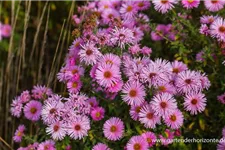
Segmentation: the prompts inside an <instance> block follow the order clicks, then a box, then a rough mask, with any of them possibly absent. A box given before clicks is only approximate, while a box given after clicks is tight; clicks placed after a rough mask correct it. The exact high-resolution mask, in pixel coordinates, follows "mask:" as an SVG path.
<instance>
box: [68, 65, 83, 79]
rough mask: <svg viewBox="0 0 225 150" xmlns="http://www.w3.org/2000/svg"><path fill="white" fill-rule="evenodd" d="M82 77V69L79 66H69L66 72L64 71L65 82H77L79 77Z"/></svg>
mask: <svg viewBox="0 0 225 150" xmlns="http://www.w3.org/2000/svg"><path fill="white" fill-rule="evenodd" d="M83 75H84V68H83V67H81V66H76V65H73V66H69V67H68V68H67V69H66V70H65V76H66V77H65V78H66V80H71V79H73V80H76V81H77V80H79V79H80V78H79V77H80V76H83Z"/></svg>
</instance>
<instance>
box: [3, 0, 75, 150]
mask: <svg viewBox="0 0 225 150" xmlns="http://www.w3.org/2000/svg"><path fill="white" fill-rule="evenodd" d="M2 3H11V25H12V36H11V38H10V40H9V48H8V54H7V57H6V58H5V60H4V62H3V61H1V62H2V63H3V65H1V69H0V120H1V126H0V149H13V147H14V143H13V141H12V136H13V134H14V131H15V129H16V127H17V126H18V124H19V123H20V121H21V120H20V119H15V118H13V117H12V116H11V115H10V112H9V110H10V104H11V102H12V99H13V98H14V97H15V96H16V95H18V94H19V93H20V92H21V91H22V90H25V89H26V88H28V89H31V88H32V85H33V84H44V83H45V84H47V86H49V87H50V88H54V89H56V86H57V82H56V73H57V72H58V71H59V69H60V66H61V65H62V61H63V59H64V58H63V57H62V56H64V53H65V52H66V50H67V48H68V45H69V43H70V40H71V39H70V29H71V16H72V14H73V11H74V8H75V2H71V6H70V10H68V15H67V16H66V17H67V19H65V20H64V23H63V24H62V26H61V31H60V33H59V35H57V33H56V35H54V36H56V37H59V38H58V43H55V48H54V49H55V51H53V50H52V49H49V48H50V47H49V42H51V41H50V40H49V36H48V33H49V21H50V20H51V17H50V16H51V7H50V5H51V3H54V2H38V1H36V2H31V1H17V2H15V1H11V2H0V13H1V7H2ZM34 5H36V6H40V7H38V11H37V12H36V16H34V14H32V17H35V19H37V20H38V21H37V22H38V23H37V24H36V31H35V32H33V33H31V34H28V32H30V31H29V30H30V28H29V27H30V25H31V20H34V18H32V19H31V10H32V6H34ZM21 11H23V12H24V13H25V18H23V20H19V19H20V18H19V16H20V12H21ZM18 24H23V33H22V35H21V40H20V41H16V40H14V35H15V33H16V32H17V27H18ZM31 39H33V40H31ZM30 41H33V42H30ZM15 45H19V46H15ZM29 47H31V48H29ZM52 52H54V53H52ZM51 56H53V57H51ZM62 88H64V87H62ZM23 121H24V120H23ZM30 128H31V130H30V129H29V130H28V131H32V127H30ZM28 134H29V133H28Z"/></svg>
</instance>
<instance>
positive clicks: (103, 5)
mask: <svg viewBox="0 0 225 150" xmlns="http://www.w3.org/2000/svg"><path fill="white" fill-rule="evenodd" d="M98 8H99V11H100V12H101V11H106V10H107V9H110V8H114V5H113V3H112V1H110V0H105V1H99V3H98Z"/></svg>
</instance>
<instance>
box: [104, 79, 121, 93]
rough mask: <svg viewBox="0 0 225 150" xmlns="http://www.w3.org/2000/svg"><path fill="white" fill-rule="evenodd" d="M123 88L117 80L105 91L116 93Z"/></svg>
mask: <svg viewBox="0 0 225 150" xmlns="http://www.w3.org/2000/svg"><path fill="white" fill-rule="evenodd" d="M122 87H123V81H122V80H118V81H117V82H116V83H113V84H112V85H111V86H110V87H108V88H107V91H109V92H112V93H116V92H119V91H120V90H121V89H122Z"/></svg>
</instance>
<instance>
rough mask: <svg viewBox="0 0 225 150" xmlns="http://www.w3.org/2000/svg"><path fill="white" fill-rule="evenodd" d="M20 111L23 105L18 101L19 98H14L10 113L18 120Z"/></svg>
mask: <svg viewBox="0 0 225 150" xmlns="http://www.w3.org/2000/svg"><path fill="white" fill-rule="evenodd" d="M22 109H23V103H22V102H21V101H20V98H19V97H16V98H15V99H14V100H13V102H12V104H11V108H10V112H11V114H12V115H13V116H15V117H17V118H19V117H20V116H21V113H22Z"/></svg>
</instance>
